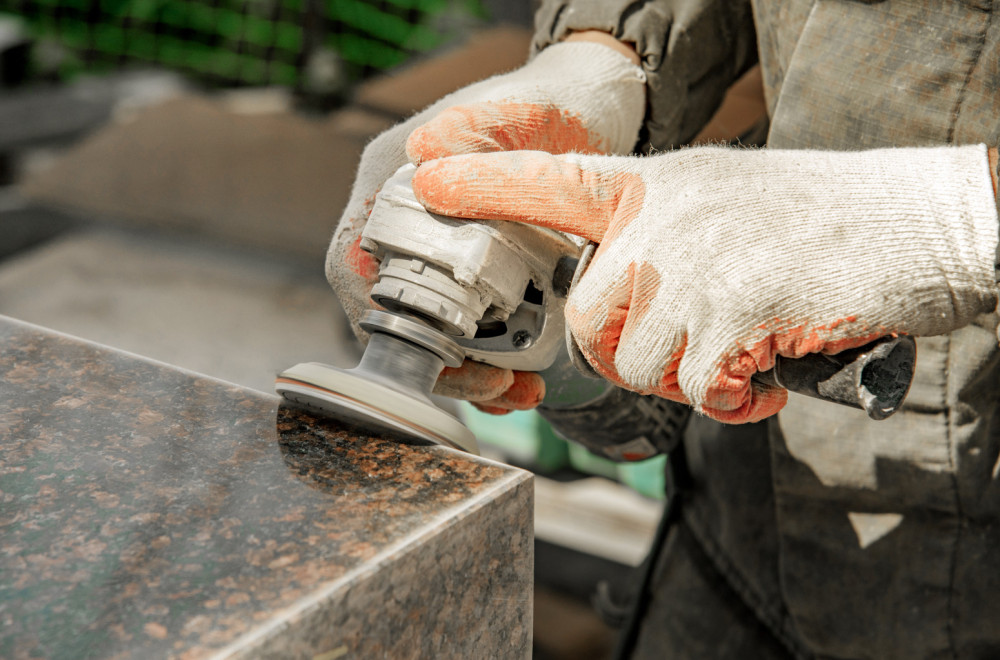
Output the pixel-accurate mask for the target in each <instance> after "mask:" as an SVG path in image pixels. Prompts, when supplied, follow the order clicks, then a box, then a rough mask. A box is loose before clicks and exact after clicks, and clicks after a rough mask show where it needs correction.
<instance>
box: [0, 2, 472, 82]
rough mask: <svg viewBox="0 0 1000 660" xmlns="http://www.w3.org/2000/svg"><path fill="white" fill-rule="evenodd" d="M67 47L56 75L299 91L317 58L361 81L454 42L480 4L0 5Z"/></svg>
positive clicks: (36, 30) (138, 3)
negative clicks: (146, 69)
mask: <svg viewBox="0 0 1000 660" xmlns="http://www.w3.org/2000/svg"><path fill="white" fill-rule="evenodd" d="M0 12H3V13H9V14H14V15H17V16H20V17H22V18H23V19H24V20H25V21H26V22H27V24H28V25H29V26H30V27H31V28H32V29H33V30H34V31H35V33H36V35H37V36H38V37H41V38H45V39H48V40H50V41H52V42H54V43H56V44H58V45H59V46H61V47H62V49H63V52H64V54H65V57H63V58H61V60H60V63H59V70H58V74H59V75H61V76H62V77H69V76H72V75H75V74H76V73H78V72H81V71H103V70H109V69H113V68H117V67H121V66H126V65H130V64H147V65H150V64H151V65H158V66H164V67H168V68H171V69H176V70H179V71H181V72H183V73H186V74H189V75H192V76H194V77H197V78H199V79H201V80H203V81H205V82H208V83H213V84H220V85H274V84H278V85H288V86H293V87H301V86H302V85H303V83H304V81H305V80H306V78H307V72H306V70H307V68H308V66H309V63H310V61H311V58H313V57H314V56H315V54H316V53H317V52H321V51H322V52H326V51H332V52H334V53H336V54H338V55H339V57H340V60H341V62H342V67H343V68H342V74H343V75H344V76H345V77H346V78H347V79H357V78H359V77H362V76H364V75H366V74H368V73H372V72H375V71H378V70H382V69H386V68H390V67H393V66H396V65H398V64H400V63H402V62H404V61H405V60H406V59H407V58H409V57H411V56H413V55H414V54H417V53H420V52H425V51H427V50H430V49H432V48H435V47H437V46H439V45H441V44H442V43H443V42H445V41H446V40H448V39H450V38H452V37H454V36H455V35H454V34H449V33H448V30H446V29H444V28H443V25H447V24H451V25H462V24H463V22H464V23H466V24H467V23H468V22H469V21H470V20H472V19H474V18H479V17H482V7H481V4H480V0H0Z"/></svg>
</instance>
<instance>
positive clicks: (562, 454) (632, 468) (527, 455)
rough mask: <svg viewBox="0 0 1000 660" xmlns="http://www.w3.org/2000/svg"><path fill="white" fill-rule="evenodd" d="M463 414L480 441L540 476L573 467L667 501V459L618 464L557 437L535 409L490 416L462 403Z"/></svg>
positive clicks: (658, 457)
mask: <svg viewBox="0 0 1000 660" xmlns="http://www.w3.org/2000/svg"><path fill="white" fill-rule="evenodd" d="M462 415H463V417H464V420H465V424H466V426H468V427H469V428H470V429H471V430H472V432H473V433H475V434H476V438H477V439H478V440H479V442H481V443H483V444H487V445H491V446H493V447H496V448H497V449H498V450H499V451H500V452H501V454H503V456H504V457H505V458H506V459H507V460H509V461H511V462H513V463H516V464H518V465H523V466H525V467H529V468H531V469H532V470H533V471H535V472H537V473H539V474H543V475H544V474H548V473H551V472H555V471H557V470H560V469H564V468H572V469H574V470H576V471H578V472H582V473H584V474H592V475H596V476H601V477H606V478H608V479H612V480H614V481H618V482H621V483H623V484H625V485H626V486H628V487H629V488H632V489H633V490H635V491H637V492H639V493H641V494H642V495H645V496H647V497H652V498H655V499H661V500H662V499H664V470H665V468H666V460H667V459H666V457H665V456H656V457H655V458H651V459H649V460H646V461H639V462H636V463H615V462H613V461H609V460H608V459H606V458H601V457H599V456H596V455H594V454H592V453H590V452H589V451H587V450H586V449H584V448H583V447H582V446H580V445H577V444H573V443H571V442H567V441H565V440H563V439H562V438H560V437H559V436H557V435H556V434H555V432H554V431H553V430H552V426H551V425H550V424H549V423H548V422H547V421H545V419H544V418H542V416H541V415H539V414H538V413H537V412H536V411H534V410H524V411H515V412H511V413H508V414H506V415H499V416H497V415H488V414H486V413H483V412H480V411H478V410H476V409H475V408H473V407H472V406H471V405H469V404H468V403H462Z"/></svg>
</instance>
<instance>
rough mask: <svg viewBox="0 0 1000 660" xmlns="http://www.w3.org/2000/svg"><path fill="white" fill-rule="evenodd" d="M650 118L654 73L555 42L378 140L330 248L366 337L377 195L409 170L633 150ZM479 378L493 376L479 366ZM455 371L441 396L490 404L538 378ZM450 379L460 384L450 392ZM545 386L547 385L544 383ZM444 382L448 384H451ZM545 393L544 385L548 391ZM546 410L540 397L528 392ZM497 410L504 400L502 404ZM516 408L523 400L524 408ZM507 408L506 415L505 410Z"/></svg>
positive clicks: (341, 293) (606, 53) (599, 49)
mask: <svg viewBox="0 0 1000 660" xmlns="http://www.w3.org/2000/svg"><path fill="white" fill-rule="evenodd" d="M644 112H645V74H644V73H643V72H642V69H641V68H640V67H638V66H636V65H633V64H632V63H631V62H629V61H628V59H627V58H626V57H625V56H623V55H621V54H619V53H617V52H615V51H614V50H612V49H610V48H608V47H607V46H603V45H600V44H592V43H561V44H555V45H552V46H549V47H548V48H546V49H545V50H543V51H542V52H541V53H539V54H538V55H537V56H536V57H535V58H534V59H532V60H531V61H530V62H529V63H528V64H526V65H525V66H523V67H521V68H520V69H517V70H515V71H512V72H511V73H507V74H504V75H499V76H495V77H493V78H489V79H487V80H484V81H482V82H479V83H476V84H474V85H470V86H469V87H466V88H464V89H461V90H459V91H457V92H454V93H453V94H450V95H448V96H446V97H444V98H443V99H441V100H440V101H438V102H437V103H435V104H434V105H432V106H431V107H429V108H427V109H426V110H424V111H422V112H420V113H419V114H417V115H415V116H414V117H412V118H411V119H409V120H407V121H405V122H403V123H401V124H399V125H397V126H395V127H394V128H391V129H389V130H388V131H386V132H385V133H383V134H381V135H379V136H378V137H377V138H375V139H374V140H373V141H372V142H371V143H370V144H369V145H368V147H367V148H366V149H365V151H364V154H363V155H362V157H361V163H360V165H359V167H358V172H357V176H356V178H355V181H354V187H353V189H352V191H351V197H350V200H349V201H348V204H347V208H346V209H345V210H344V213H343V215H342V216H341V219H340V223H339V224H338V226H337V229H336V232H335V233H334V236H333V241H332V242H331V244H330V248H329V251H328V252H327V260H326V274H327V279H328V280H329V281H330V284H331V285H332V286H333V289H334V291H335V292H336V294H337V296H338V298H339V299H340V302H341V304H342V305H343V307H344V310H345V311H346V312H347V316H348V318H349V319H350V320H351V323H352V325H353V327H354V330H355V332H356V333H357V334H358V336H359V337H362V338H364V333H363V332H362V331H361V329H360V327H359V326H358V320H359V319H360V317H361V315H362V313H363V312H364V311H365V310H367V309H370V308H371V306H372V303H371V301H370V299H369V293H370V291H371V288H372V285H373V284H374V283H375V280H376V278H377V275H378V263H377V262H376V261H375V259H374V258H373V257H372V256H371V255H369V254H367V253H365V252H363V251H361V250H360V248H359V247H358V243H359V241H360V239H361V231H362V230H363V228H364V225H365V222H366V221H367V219H368V215H369V213H371V209H372V206H373V204H374V200H375V194H376V193H377V192H378V190H379V189H380V188H381V186H382V184H383V183H384V182H385V180H386V179H388V178H389V177H390V176H391V175H392V174H393V173H394V172H395V171H396V170H397V169H399V167H400V166H402V165H404V164H406V163H407V162H408V161H410V162H414V163H420V162H423V161H425V160H429V159H433V158H440V157H442V156H450V155H453V154H464V153H484V152H490V151H505V150H511V149H538V150H543V151H547V152H550V153H566V152H570V151H575V152H580V153H628V152H629V151H630V150H631V149H632V148H633V147H634V146H635V143H636V141H637V139H638V132H639V128H640V126H641V125H642V119H643V114H644ZM471 369H475V370H476V373H477V374H478V375H479V376H484V375H485V374H488V373H489V370H488V369H485V368H483V367H481V366H480V367H471ZM465 371H468V369H465V368H463V370H462V373H460V374H458V375H457V377H456V375H455V374H454V373H453V372H452V371H451V370H446V373H445V375H444V378H443V379H442V381H441V383H439V387H438V390H437V391H439V393H443V394H447V395H449V396H460V397H462V398H469V399H479V400H488V399H492V398H494V397H497V396H498V395H499V394H500V393H502V392H503V391H504V390H506V389H510V388H511V387H512V386H513V385H517V386H518V387H517V389H516V391H522V390H525V391H527V390H530V389H531V388H527V387H526V386H525V383H526V381H527V380H532V379H531V378H529V377H527V376H520V381H519V382H516V378H517V376H515V375H514V374H512V373H511V372H510V371H506V370H505V371H503V372H502V373H501V372H500V371H497V370H493V371H494V373H492V379H493V381H494V382H492V383H490V382H487V381H488V380H489V378H482V377H481V378H480V379H479V380H478V381H476V383H475V388H474V389H470V388H471V387H472V386H473V380H472V379H470V378H466V377H464V375H465ZM449 378H450V380H451V381H452V382H454V383H455V385H454V387H452V388H450V389H449V387H448V382H449ZM533 382H535V384H536V387H535V388H534V389H535V390H537V389H538V387H539V386H540V382H541V381H540V379H537V377H536V378H534V379H533ZM440 385H443V387H441V386H440ZM542 387H543V386H542ZM526 396H528V398H529V399H532V401H527V400H526V401H525V402H524V403H523V405H521V407H530V406H531V405H534V404H537V401H534V399H537V398H539V397H540V394H539V392H537V391H536V392H534V394H530V393H529V394H528V395H526ZM495 403H496V404H497V405H500V404H502V403H503V402H500V401H498V402H495ZM515 403H516V402H515ZM496 411H497V412H498V411H499V409H498V410H496Z"/></svg>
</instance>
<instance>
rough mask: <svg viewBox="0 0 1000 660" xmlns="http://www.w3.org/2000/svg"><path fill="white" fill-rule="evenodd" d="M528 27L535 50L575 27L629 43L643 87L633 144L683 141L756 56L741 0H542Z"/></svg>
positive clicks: (750, 24) (644, 145)
mask: <svg viewBox="0 0 1000 660" xmlns="http://www.w3.org/2000/svg"><path fill="white" fill-rule="evenodd" d="M535 26H536V31H535V38H534V40H533V42H532V49H533V51H534V52H536V53H537V52H538V51H540V50H541V49H543V48H545V47H546V46H549V45H551V44H554V43H557V42H559V41H560V40H561V39H563V38H564V37H565V36H566V35H567V34H568V33H569V32H571V31H580V30H601V31H603V32H609V33H611V34H612V35H614V36H615V37H617V38H618V39H619V40H621V41H625V42H630V43H633V44H635V49H636V52H637V53H638V54H639V57H640V58H641V60H642V68H643V70H644V71H645V72H646V76H647V78H648V89H649V98H648V105H649V108H648V111H647V113H646V122H645V132H644V136H643V140H642V144H640V145H639V147H638V148H639V149H640V150H645V149H647V148H649V147H653V148H655V149H665V148H669V147H673V146H679V145H681V144H684V143H686V142H688V141H690V140H691V139H692V138H693V137H694V136H695V134H696V133H697V132H698V131H699V130H700V129H701V127H702V126H704V125H705V123H706V122H707V121H708V119H709V118H710V117H711V116H712V113H714V112H715V109H716V108H717V107H718V105H719V103H720V102H721V101H722V97H723V95H724V94H725V92H726V89H727V88H728V87H729V85H730V84H731V83H732V82H733V81H734V80H736V79H737V78H738V77H739V76H740V75H741V74H742V73H743V72H744V71H746V70H747V69H749V68H750V67H751V66H753V65H754V63H755V62H756V61H757V53H756V49H755V40H754V30H753V16H752V13H751V9H750V3H749V2H747V1H746V0H736V1H733V0H653V1H651V2H636V1H635V0H556V1H547V2H543V3H542V6H541V8H540V9H539V11H538V13H537V14H536V16H535Z"/></svg>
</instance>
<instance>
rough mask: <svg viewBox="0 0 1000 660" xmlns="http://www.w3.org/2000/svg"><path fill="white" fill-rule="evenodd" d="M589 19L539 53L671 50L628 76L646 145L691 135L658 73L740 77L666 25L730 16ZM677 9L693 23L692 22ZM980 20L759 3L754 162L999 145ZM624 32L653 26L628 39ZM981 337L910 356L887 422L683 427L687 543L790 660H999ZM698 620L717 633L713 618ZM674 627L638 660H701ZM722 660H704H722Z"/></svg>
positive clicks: (734, 6)
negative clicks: (767, 125) (581, 34)
mask: <svg viewBox="0 0 1000 660" xmlns="http://www.w3.org/2000/svg"><path fill="white" fill-rule="evenodd" d="M596 4H597V3H595V2H586V1H582V0H581V1H577V2H548V3H546V6H545V8H543V10H542V12H541V13H540V14H539V17H540V23H539V36H537V37H536V41H538V42H540V43H544V42H545V41H546V40H547V39H549V38H550V36H549V35H551V34H553V33H555V34H558V31H559V29H561V28H559V27H558V26H564V25H567V24H570V23H569V21H570V19H569V18H567V16H569V17H572V23H571V25H572V27H573V28H575V29H587V28H594V29H606V28H607V27H608V26H610V27H612V28H613V29H614V30H615V31H616V34H618V35H625V34H628V35H630V36H632V37H634V38H633V39H632V40H633V41H635V42H636V44H637V46H638V47H640V53H643V52H644V50H643V49H645V48H646V46H645V44H657V43H659V44H672V45H673V46H672V48H669V47H666V46H664V52H665V53H666V54H667V55H668V57H664V58H663V61H662V64H663V65H662V66H659V67H658V68H657V67H649V63H648V62H645V60H644V65H646V66H647V67H649V68H648V69H647V75H648V77H649V80H650V84H651V85H657V86H658V87H657V88H656V89H652V90H651V91H650V104H651V111H655V113H656V114H657V116H656V117H651V118H650V130H649V135H650V137H651V138H652V140H653V146H657V147H660V148H663V147H669V146H671V145H673V144H675V141H674V140H676V139H679V136H682V135H687V134H688V132H689V131H686V130H685V131H681V130H675V131H673V134H672V135H671V134H670V132H669V131H663V132H661V131H660V130H658V128H657V127H658V126H660V125H664V124H663V122H665V123H666V124H669V125H672V126H681V125H683V124H684V122H683V121H681V120H677V119H676V118H677V117H684V116H692V114H691V111H689V110H688V107H687V101H688V96H687V95H686V94H685V93H679V94H676V95H675V97H674V102H675V103H678V104H680V105H681V106H682V107H681V108H680V109H675V110H670V111H667V110H662V108H663V107H664V104H667V103H668V101H666V100H665V99H666V97H667V95H668V92H667V91H665V90H670V92H671V93H672V92H673V91H675V90H682V92H683V90H689V89H692V88H694V87H696V85H694V84H692V80H694V79H696V77H695V76H693V75H692V74H691V70H692V69H690V68H683V67H682V68H680V69H678V70H677V71H676V72H675V71H671V70H669V69H668V68H667V67H666V64H667V63H668V62H670V63H682V62H685V61H688V60H686V59H685V58H686V57H691V56H692V54H697V56H698V57H700V58H702V59H703V60H704V61H710V62H713V63H715V67H714V68H713V70H714V71H719V70H725V71H736V70H738V69H739V65H738V64H734V63H741V62H745V61H746V60H747V56H746V55H745V54H743V55H741V52H740V50H739V48H735V47H734V46H733V44H737V43H747V42H748V41H749V39H750V37H748V36H746V35H745V34H744V33H743V32H740V33H739V34H740V36H739V37H738V38H737V39H735V40H731V39H729V36H730V35H726V34H723V33H722V32H721V31H717V32H716V33H715V34H713V35H712V37H711V38H703V39H699V40H697V41H695V40H688V39H687V38H686V37H687V35H688V34H689V33H688V32H687V31H686V30H681V29H680V27H683V26H682V24H681V23H680V22H679V21H676V20H671V19H670V17H676V16H678V15H681V12H680V10H679V9H678V7H680V6H683V7H684V8H685V11H686V12H688V13H686V14H684V15H691V13H690V12H691V11H693V12H694V13H695V14H697V13H698V11H701V12H704V15H712V16H715V15H716V14H719V13H721V14H722V15H723V16H721V17H716V18H712V19H705V20H707V21H709V22H713V23H714V24H716V25H743V23H741V22H740V21H739V19H738V17H739V16H741V15H742V12H743V11H744V6H745V5H744V4H743V3H725V5H724V6H723V4H722V3H718V4H717V3H713V2H711V1H710V0H705V1H704V2H695V3H687V2H679V1H675V0H660V1H656V0H653V1H650V2H645V3H626V2H619V3H600V4H601V5H602V8H600V9H598V8H596V6H595V5H596ZM610 5H614V7H615V9H617V10H618V11H620V12H622V14H623V15H622V16H620V17H618V16H609V15H608V12H609V11H610V10H609V9H606V8H604V7H607V6H610ZM693 5H698V6H699V7H701V9H700V10H697V9H696V10H690V11H689V7H690V6H693ZM570 8H572V9H573V11H572V12H571V11H570ZM995 11H997V8H996V7H995V3H994V2H992V1H990V0H968V1H959V0H952V1H947V2H940V3H927V2H920V1H918V0H884V1H881V2H879V1H877V0H876V1H875V2H867V3H866V2H860V1H856V0H815V1H813V0H757V1H756V2H755V3H754V6H753V12H754V16H755V18H756V27H757V40H758V43H759V54H760V62H761V65H762V68H763V72H764V81H765V87H766V90H765V91H766V95H767V99H768V105H769V109H770V117H771V133H770V138H769V144H770V146H772V147H780V148H794V149H802V148H819V149H837V150H847V149H852V150H853V149H864V148H873V147H902V146H921V145H943V144H968V143H977V142H985V143H987V144H991V145H996V144H997V143H998V142H1000V92H998V90H1000V20H994V19H993V14H994V13H995ZM638 15H643V16H645V17H653V18H647V19H646V20H645V21H641V22H633V21H632V20H631V17H633V16H638ZM553 16H555V17H556V18H554V19H553V18H552V17H553ZM623 25H624V26H629V29H631V30H633V31H632V32H627V31H626V30H624V29H623V28H621V27H620V26H623ZM643 31H648V32H649V34H642V33H643ZM637 32H638V33H640V34H638V36H637ZM653 33H655V34H653ZM727 58H728V59H727ZM720 62H730V64H720ZM671 76H674V77H675V78H676V79H677V80H673V79H671ZM725 78H726V76H719V77H716V78H712V84H713V85H723V84H724V82H723V81H724V80H725ZM667 79H671V80H672V82H664V81H665V80H667ZM706 80H707V79H706ZM717 94H718V92H717V91H716V92H715V93H707V92H706V93H705V94H704V95H702V96H700V97H699V98H710V97H715V96H716V95H717ZM657 99H659V100H657ZM660 113H662V117H665V118H666V119H665V120H664V119H662V118H661V116H660ZM702 114H704V113H702V112H695V113H694V115H695V116H701V115H702ZM654 122H658V123H655V124H654ZM654 128H656V130H654ZM879 266H880V264H879V263H872V264H871V265H870V272H867V273H864V274H859V276H866V277H873V278H877V277H878V276H879V275H878V269H879ZM996 326H997V317H996V316H995V315H994V314H988V315H984V316H982V317H980V318H979V319H978V320H977V321H976V322H975V323H973V324H971V325H969V326H967V327H965V328H963V329H961V330H959V331H956V332H953V333H951V334H950V335H945V336H939V337H931V338H924V339H920V340H918V346H919V348H918V372H917V376H916V380H915V383H914V387H913V389H912V391H911V393H910V396H909V398H908V401H907V404H906V406H905V408H904V410H903V411H902V412H900V413H898V414H897V415H896V416H895V417H893V418H891V419H890V420H887V421H884V422H871V421H869V420H868V419H867V418H865V417H864V416H863V415H862V414H861V413H854V412H853V411H849V410H846V409H844V408H841V407H837V406H833V405H831V404H826V403H822V402H816V401H812V400H807V399H805V398H802V397H797V396H793V397H791V400H790V401H789V404H788V406H787V407H786V409H785V410H784V411H783V412H782V413H781V415H780V416H779V418H778V419H772V420H769V421H768V422H766V423H762V424H758V425H753V426H748V427H747V426H744V427H725V426H721V425H719V424H716V423H714V422H711V421H709V420H706V419H704V418H696V419H694V420H693V421H692V423H690V424H689V426H688V429H687V431H686V434H685V445H686V448H687V454H688V456H689V460H690V463H691V466H690V467H691V472H692V475H693V480H694V487H693V491H692V493H691V495H690V501H689V502H687V504H686V506H685V514H684V515H685V526H686V528H687V529H688V530H689V531H690V533H691V534H690V537H691V539H693V540H692V541H691V542H692V543H695V544H696V545H697V547H698V548H700V549H701V550H702V551H703V552H702V555H703V556H704V557H707V558H708V564H709V565H711V566H712V567H713V568H714V570H715V571H716V574H717V575H718V576H721V577H722V578H723V579H724V581H725V584H726V585H727V586H728V587H729V588H730V589H729V593H730V594H737V595H738V597H739V598H740V600H741V602H742V603H743V605H745V606H746V608H748V609H749V610H750V611H752V612H753V613H754V615H755V616H756V618H757V621H758V622H759V623H760V624H761V625H763V626H765V627H766V628H767V630H768V631H769V632H770V634H771V638H773V639H774V640H777V641H778V642H779V643H780V644H781V646H782V647H783V648H784V649H785V650H786V651H787V652H788V653H790V654H793V655H795V656H798V657H817V658H938V657H942V658H945V657H947V658H953V657H958V658H991V657H1000V627H998V626H997V625H996V622H997V621H1000V571H998V570H997V568H996V567H997V566H1000V488H998V481H997V476H996V470H997V468H996V466H997V465H998V459H1000V424H998V420H997V418H996V410H997V408H998V404H1000V352H998V349H997V337H996V334H995V333H996ZM671 552H676V551H675V550H668V554H669V553H671ZM669 561H670V560H669V558H663V559H661V562H669ZM669 575H672V574H671V573H661V576H660V579H659V581H658V582H657V583H656V586H657V593H662V594H670V593H685V592H684V591H678V589H681V588H683V589H687V590H691V589H694V588H695V587H694V586H692V584H691V582H692V581H691V580H688V581H687V582H686V583H683V584H682V583H681V582H677V580H682V578H681V577H677V578H670V577H669ZM664 576H667V577H664ZM678 585H680V586H678ZM672 590H673V591H672ZM678 597H680V596H678ZM684 597H687V598H692V599H694V598H695V597H694V596H692V595H690V592H689V593H688V594H687V595H686V596H684ZM705 598H708V597H707V596H706V597H705ZM657 602H660V603H661V604H662V599H661V600H660V601H657ZM700 611H701V612H702V615H703V616H704V617H708V618H710V617H713V616H715V615H714V614H713V608H711V607H705V608H701V609H700ZM673 616H676V608H671V607H653V608H652V609H651V610H650V613H649V618H648V619H647V621H646V626H645V628H644V631H643V633H642V634H640V637H639V644H640V645H639V649H638V651H637V654H638V655H639V656H640V657H658V656H657V654H659V656H663V657H673V656H672V651H677V655H676V657H695V656H693V655H691V654H688V655H687V656H686V655H685V653H684V652H683V650H684V649H687V648H690V644H692V642H691V640H690V639H688V638H689V637H691V636H699V635H701V638H700V639H701V641H702V642H704V644H705V646H703V647H702V648H704V649H719V648H720V646H713V645H712V644H711V641H712V636H713V635H715V636H716V638H718V635H719V634H720V633H719V631H720V630H724V629H725V625H724V621H723V619H718V620H712V621H711V622H706V624H705V625H704V626H702V627H700V628H699V627H695V626H687V627H684V628H679V627H677V626H673V625H671V624H670V621H671V617H673ZM719 616H720V617H722V616H723V615H722V614H720V615H719ZM720 621H722V622H723V623H720ZM747 639H750V638H749V637H745V639H744V641H745V640H747ZM745 643H751V642H746V641H745ZM721 648H724V647H721ZM740 648H741V651H740V657H770V656H769V654H768V653H766V652H765V651H764V650H763V648H764V647H763V646H762V647H761V649H762V650H761V651H760V652H759V653H758V652H755V651H752V650H747V648H746V647H740ZM719 653H722V652H719ZM719 653H716V654H715V655H714V656H713V655H711V651H709V652H707V653H704V654H703V655H701V656H700V657H727V656H726V655H724V654H721V655H720V654H719Z"/></svg>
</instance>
